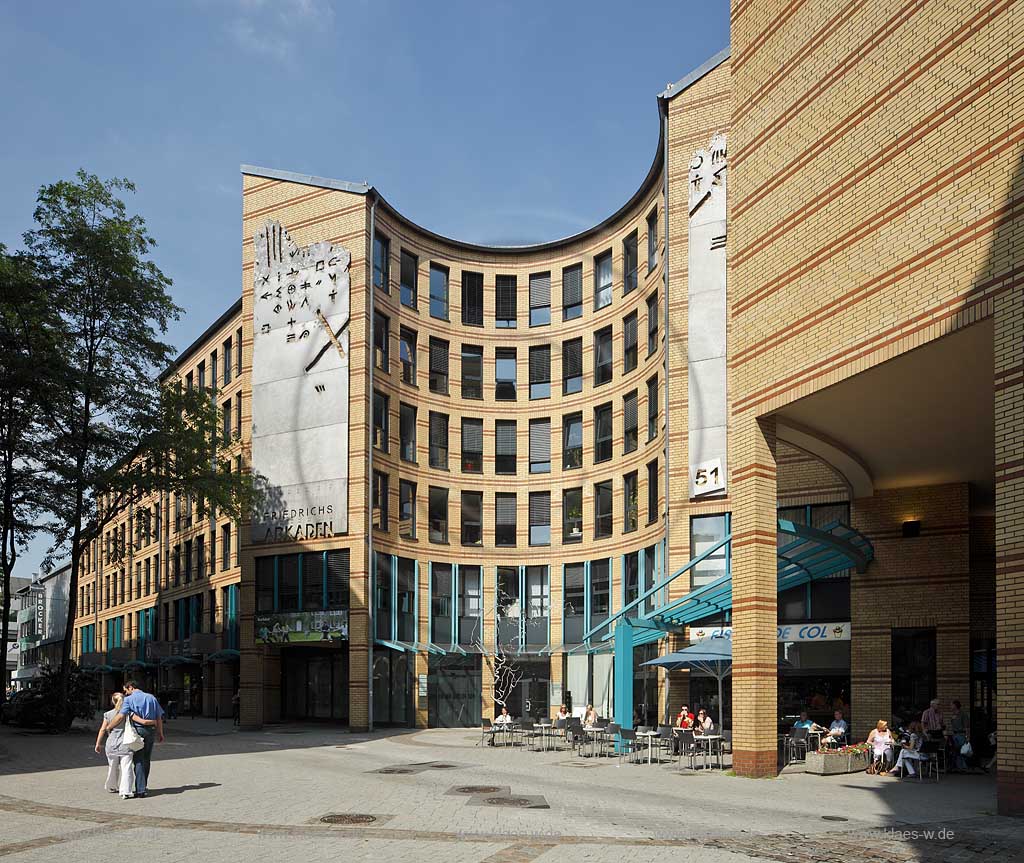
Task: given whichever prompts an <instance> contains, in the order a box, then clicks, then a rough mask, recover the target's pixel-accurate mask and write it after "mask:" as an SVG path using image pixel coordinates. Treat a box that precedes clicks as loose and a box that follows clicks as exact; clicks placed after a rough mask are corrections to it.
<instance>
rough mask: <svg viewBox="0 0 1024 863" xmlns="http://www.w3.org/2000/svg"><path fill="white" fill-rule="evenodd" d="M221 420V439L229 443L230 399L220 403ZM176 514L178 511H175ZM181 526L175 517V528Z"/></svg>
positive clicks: (177, 528) (178, 528)
mask: <svg viewBox="0 0 1024 863" xmlns="http://www.w3.org/2000/svg"><path fill="white" fill-rule="evenodd" d="M220 413H221V421H222V423H223V427H222V429H221V440H222V442H223V443H224V444H225V445H226V444H229V443H231V399H228V400H227V401H226V402H224V404H222V405H221V411H220ZM175 515H176V516H177V515H178V513H175ZM180 529H181V528H180V527H179V526H178V524H177V518H176V519H175V530H180Z"/></svg>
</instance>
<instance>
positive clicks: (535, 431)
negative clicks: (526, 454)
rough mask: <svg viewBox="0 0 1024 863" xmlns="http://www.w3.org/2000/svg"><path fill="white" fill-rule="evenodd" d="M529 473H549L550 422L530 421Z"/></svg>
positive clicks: (547, 420) (546, 420)
mask: <svg viewBox="0 0 1024 863" xmlns="http://www.w3.org/2000/svg"><path fill="white" fill-rule="evenodd" d="M530 473H551V420H549V419H539V420H530Z"/></svg>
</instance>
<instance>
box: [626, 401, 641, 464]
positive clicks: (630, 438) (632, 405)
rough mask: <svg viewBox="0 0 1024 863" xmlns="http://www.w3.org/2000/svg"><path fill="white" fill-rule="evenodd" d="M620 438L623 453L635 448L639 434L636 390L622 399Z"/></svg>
mask: <svg viewBox="0 0 1024 863" xmlns="http://www.w3.org/2000/svg"><path fill="white" fill-rule="evenodd" d="M622 438H623V447H622V451H623V452H627V453H629V452H633V451H634V450H635V449H636V448H637V445H638V443H639V438H640V432H639V419H638V417H637V392H636V390H631V391H630V392H628V393H626V395H625V396H623V397H622Z"/></svg>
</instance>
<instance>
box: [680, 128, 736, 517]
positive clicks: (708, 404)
mask: <svg viewBox="0 0 1024 863" xmlns="http://www.w3.org/2000/svg"><path fill="white" fill-rule="evenodd" d="M726 175H727V171H726V142H725V137H724V136H723V135H715V136H714V137H713V138H712V139H711V142H710V143H709V144H708V146H707V148H706V149H701V150H698V151H697V152H696V153H694V154H693V160H692V161H691V163H690V177H689V183H690V194H689V210H690V243H689V262H688V263H689V297H688V299H689V324H688V333H687V336H688V344H689V356H688V359H689V376H690V399H689V423H690V428H689V432H690V434H689V440H690V495H691V496H692V497H698V496H700V495H702V494H715V493H718V494H721V493H723V492H724V491H725V490H726V483H725V477H726V476H727V465H726V446H727V439H726V428H727V420H728V417H727V413H728V410H727V406H728V394H727V391H726V380H727V378H726V344H725V334H726V284H725V275H726V258H725V241H726Z"/></svg>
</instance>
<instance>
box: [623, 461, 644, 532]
mask: <svg viewBox="0 0 1024 863" xmlns="http://www.w3.org/2000/svg"><path fill="white" fill-rule="evenodd" d="M622 491H623V500H622V503H623V518H622V532H623V533H630V532H632V531H634V530H636V529H637V527H638V526H639V521H640V519H639V508H640V502H639V500H638V499H637V494H638V491H639V487H638V480H637V474H636V471H635V470H634V471H630V472H629V473H627V474H626V475H625V476H624V477H623V478H622Z"/></svg>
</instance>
